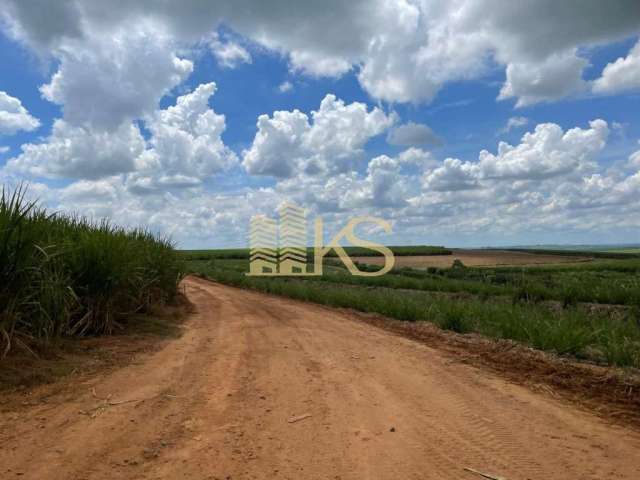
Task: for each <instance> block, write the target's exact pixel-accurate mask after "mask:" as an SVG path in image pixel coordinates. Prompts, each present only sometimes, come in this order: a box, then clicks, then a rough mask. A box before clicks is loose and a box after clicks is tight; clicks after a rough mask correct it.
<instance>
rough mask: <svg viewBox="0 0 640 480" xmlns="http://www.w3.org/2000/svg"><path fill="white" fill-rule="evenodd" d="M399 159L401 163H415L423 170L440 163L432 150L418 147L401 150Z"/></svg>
mask: <svg viewBox="0 0 640 480" xmlns="http://www.w3.org/2000/svg"><path fill="white" fill-rule="evenodd" d="M397 159H398V163H400V165H413V166H416V167H419V168H420V169H421V170H426V169H428V168H432V167H435V166H437V165H438V161H437V160H436V158H435V157H434V156H433V155H432V154H431V153H430V152H427V151H425V150H422V149H421V148H416V147H411V148H408V149H407V150H405V151H403V152H401V153H400V154H399V155H398V157H397Z"/></svg>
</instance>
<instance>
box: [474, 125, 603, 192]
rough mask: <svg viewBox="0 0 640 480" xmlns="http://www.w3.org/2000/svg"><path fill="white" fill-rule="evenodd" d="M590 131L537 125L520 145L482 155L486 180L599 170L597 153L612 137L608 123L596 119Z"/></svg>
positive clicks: (550, 175)
mask: <svg viewBox="0 0 640 480" xmlns="http://www.w3.org/2000/svg"><path fill="white" fill-rule="evenodd" d="M589 125H590V127H591V128H589V129H587V130H583V129H581V128H573V129H571V130H568V131H567V132H563V131H562V128H560V126H558V125H556V124H554V123H543V124H540V125H538V126H536V129H535V131H534V132H533V133H526V134H525V135H524V136H523V137H522V140H521V143H520V144H519V145H517V146H515V147H514V146H511V145H509V144H507V143H505V142H500V144H499V145H498V154H497V155H494V154H492V153H489V152H488V151H486V150H483V151H482V152H480V156H479V167H480V172H481V175H482V177H483V178H503V179H511V180H513V179H522V180H535V179H540V178H547V177H554V176H558V175H569V174H571V175H577V176H579V175H582V174H585V173H587V172H589V171H592V170H595V168H596V167H597V161H596V160H597V157H596V156H597V154H598V153H600V151H601V150H602V149H603V148H604V146H605V144H606V142H607V138H608V135H609V128H608V126H607V122H605V121H604V120H594V121H592V122H590V124H589Z"/></svg>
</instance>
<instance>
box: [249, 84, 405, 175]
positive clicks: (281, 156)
mask: <svg viewBox="0 0 640 480" xmlns="http://www.w3.org/2000/svg"><path fill="white" fill-rule="evenodd" d="M395 120H396V117H395V115H394V114H391V115H387V114H385V113H384V112H383V111H382V110H381V109H379V108H378V107H375V108H373V109H372V110H370V111H369V110H368V109H367V106H366V104H364V103H359V102H354V103H351V104H348V105H347V104H345V103H344V102H343V101H342V100H339V99H337V98H336V97H335V96H334V95H327V96H326V97H325V98H324V99H323V100H322V102H321V103H320V108H319V109H318V110H317V111H313V112H311V121H310V118H309V116H307V115H306V114H305V113H302V112H300V111H299V110H294V111H292V112H288V111H277V112H274V113H273V115H272V116H271V117H269V116H268V115H260V117H259V118H258V125H257V126H258V132H257V133H256V136H255V138H254V140H253V144H252V145H251V148H249V149H248V150H246V151H245V152H244V153H243V156H244V159H243V165H244V167H245V168H246V170H247V172H249V173H250V174H253V175H272V176H274V177H280V178H286V177H290V176H292V175H296V174H309V175H315V174H321V173H322V174H326V173H329V172H334V173H335V172H343V171H346V170H347V169H349V168H352V167H353V166H354V163H355V162H357V161H358V160H360V159H361V157H362V155H363V153H364V151H363V148H364V146H365V144H366V143H367V141H368V140H369V139H370V138H372V137H374V136H376V135H379V134H381V133H382V132H384V131H385V130H386V129H388V128H389V127H390V126H391V125H392V124H393V123H394V122H395Z"/></svg>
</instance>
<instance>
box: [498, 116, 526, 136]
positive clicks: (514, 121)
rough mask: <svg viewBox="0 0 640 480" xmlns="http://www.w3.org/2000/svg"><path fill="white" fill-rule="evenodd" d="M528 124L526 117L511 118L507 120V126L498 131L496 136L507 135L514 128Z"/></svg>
mask: <svg viewBox="0 0 640 480" xmlns="http://www.w3.org/2000/svg"><path fill="white" fill-rule="evenodd" d="M528 124H529V119H528V118H527V117H511V118H509V120H507V124H506V125H505V126H504V127H503V128H501V129H500V131H499V132H498V134H501V133H509V132H510V131H511V130H513V129H514V128H520V127H524V126H526V125H528Z"/></svg>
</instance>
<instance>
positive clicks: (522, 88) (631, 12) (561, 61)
mask: <svg viewBox="0 0 640 480" xmlns="http://www.w3.org/2000/svg"><path fill="white" fill-rule="evenodd" d="M3 3H4V9H3V11H4V16H5V18H6V21H7V24H8V25H9V33H10V34H11V35H13V36H14V37H15V38H18V39H19V40H21V41H23V42H25V43H26V44H28V45H29V46H31V47H32V48H34V49H36V50H38V51H39V52H45V53H46V54H52V55H53V56H54V57H56V58H57V59H59V60H60V61H61V62H62V65H61V70H60V71H61V75H62V78H59V79H57V80H56V81H55V82H53V85H52V89H53V87H57V86H58V84H59V86H60V89H63V88H62V87H64V85H67V84H68V85H71V84H75V85H77V86H78V87H84V88H85V90H87V89H88V86H91V85H92V82H94V83H97V84H98V85H101V82H103V81H106V80H103V78H104V77H110V79H111V81H112V82H113V88H112V89H110V90H109V89H106V88H105V89H101V91H102V90H104V91H103V92H102V93H103V94H104V95H105V98H106V99H110V98H111V97H113V98H114V100H116V103H115V107H114V109H109V110H115V112H114V111H111V112H110V114H112V115H113V114H116V113H120V114H121V115H119V116H122V115H124V114H126V115H134V114H136V112H139V111H140V110H148V108H147V107H148V105H149V103H153V102H151V99H152V98H153V100H154V102H157V100H158V99H159V96H161V95H162V94H163V92H165V91H166V90H167V89H169V88H171V87H172V86H173V85H174V83H175V82H174V79H175V77H176V76H177V77H178V78H182V77H184V75H185V74H188V71H189V68H188V66H187V64H186V63H183V64H181V65H178V66H175V67H172V63H173V60H174V59H177V58H178V56H177V55H176V53H175V52H176V51H178V50H177V49H178V48H179V47H180V46H183V47H188V46H190V45H193V44H195V43H197V42H198V41H200V40H201V39H203V38H206V37H207V36H209V35H211V32H213V31H215V30H216V27H217V25H219V24H220V23H221V22H224V24H225V25H227V26H229V27H230V28H231V29H233V30H234V31H236V32H238V33H239V34H241V35H244V36H245V37H246V38H249V39H251V40H252V41H255V42H256V43H257V44H259V45H262V46H264V47H266V48H269V49H273V50H275V51H278V52H280V53H282V54H283V55H285V56H286V57H287V58H288V60H289V63H290V67H291V69H292V70H294V71H299V72H303V73H306V74H309V75H313V76H334V77H335V76H340V75H344V74H345V73H347V72H349V71H350V70H352V69H355V70H356V71H357V76H358V79H359V81H360V83H361V85H362V86H363V88H364V89H365V90H366V91H367V92H368V93H369V94H370V95H372V96H373V97H374V98H377V99H381V100H387V101H392V102H414V103H416V102H423V101H430V100H432V99H433V98H434V96H435V95H436V94H437V92H438V91H439V90H440V88H441V87H442V86H443V85H444V84H446V83H447V82H450V81H457V80H466V79H473V78H478V77H481V76H483V75H485V73H486V72H488V71H490V70H491V69H492V68H494V67H495V65H496V64H497V65H499V66H503V67H505V68H506V70H507V81H506V83H505V85H504V87H503V90H502V98H511V97H513V98H515V99H516V102H517V104H518V105H520V106H525V105H530V104H533V103H536V102H541V101H553V100H557V99H559V98H562V97H564V96H567V95H573V94H575V93H579V92H580V91H581V90H582V89H583V88H584V84H583V80H582V71H583V69H584V67H585V65H587V63H588V60H587V59H584V58H580V57H579V56H577V54H576V52H577V51H578V49H579V51H580V52H588V48H587V49H585V48H583V47H590V46H593V45H599V44H605V43H608V42H611V41H616V40H620V39H624V38H629V37H631V36H633V35H637V32H638V31H639V30H640V7H639V6H638V3H637V1H636V0H618V2H617V3H616V7H615V8H611V6H610V5H609V4H608V3H607V2H602V1H601V0H566V1H563V2H557V1H554V0H539V1H534V0H524V1H521V2H517V4H516V3H514V4H513V5H512V4H508V5H505V4H504V2H502V1H500V0H456V1H451V2H441V1H438V0H422V1H419V2H418V1H409V0H353V1H349V2H344V1H339V0H329V2H303V3H296V4H295V5H292V4H291V2H289V1H284V0H283V1H276V2H269V4H265V3H264V2H259V1H257V0H234V1H233V2H231V1H226V0H225V1H220V2H209V3H206V2H205V3H201V2H196V1H193V2H192V1H189V2H186V3H185V2H179V3H176V2H160V3H159V2H152V1H150V0H142V1H140V2H135V3H131V2H121V1H118V2H117V7H114V6H113V2H108V3H104V2H103V3H100V2H93V1H90V0H77V1H76V2H73V3H60V2H58V3H60V4H59V5H55V6H50V7H49V8H50V10H48V11H49V12H50V14H49V15H46V16H42V15H41V10H40V9H35V8H30V4H29V3H27V2H20V1H17V0H4V2H3ZM310 19H311V20H310ZM149 25H152V27H153V28H146V27H145V26H149ZM125 32H126V34H125ZM141 36H142V37H143V38H144V39H145V40H142V39H141V38H140V37H141ZM123 45H126V47H122V48H121V46H123ZM225 45H226V44H225V43H224V42H222V45H220V46H219V47H220V48H218V50H219V51H220V55H221V58H222V59H223V62H224V61H225V59H233V60H232V61H231V62H232V63H235V62H236V61H246V60H248V58H249V56H248V52H246V50H244V49H243V47H241V46H240V45H239V44H237V43H235V42H231V43H229V44H228V47H226V46H225ZM111 50H115V52H117V53H115V54H114V55H110V54H109V53H108V52H109V51H111ZM214 50H215V49H214ZM243 50H244V51H243ZM92 51H93V53H92ZM129 51H130V52H129ZM140 52H144V54H145V55H146V59H145V61H144V62H142V64H141V65H139V66H138V65H135V64H133V63H131V62H130V61H129V60H127V58H128V53H131V54H135V56H136V57H140ZM245 52H246V54H245ZM634 58H635V56H634V55H630V57H627V60H622V61H620V60H619V61H618V62H616V63H614V64H612V66H611V68H610V69H609V71H608V72H606V74H605V76H604V77H603V78H605V77H606V78H605V79H604V80H603V81H602V82H600V83H598V84H597V85H600V86H598V87H597V88H598V89H602V90H603V91H605V90H606V91H607V92H609V91H614V90H615V91H617V88H619V87H617V86H616V87H615V88H614V87H613V86H611V87H610V86H608V85H609V84H610V83H611V81H609V77H610V76H611V75H612V74H614V75H615V76H616V77H618V78H622V77H621V76H624V77H625V78H630V80H624V81H623V86H624V88H627V86H628V85H629V83H628V82H629V81H631V84H632V85H633V84H635V83H634V82H635V80H633V78H634V77H633V75H631V77H629V75H628V74H627V73H624V74H623V73H622V72H621V73H618V70H620V71H622V70H625V71H628V70H629V67H626V66H625V65H627V64H634V62H635V60H634ZM81 64H86V66H85V67H82V65H81ZM102 64H104V68H101V67H100V66H101V65H102ZM619 81H622V80H617V81H616V82H619ZM135 82H140V83H142V84H147V83H149V84H150V86H149V87H148V91H146V92H145V95H142V96H141V98H140V99H130V100H137V101H134V102H133V103H132V107H131V109H127V108H124V105H125V104H124V103H120V102H118V100H123V99H124V98H123V97H122V96H121V95H119V94H118V91H119V90H123V91H125V92H126V91H127V86H129V85H133V84H135ZM605 84H606V85H607V86H605ZM611 85H613V83H611ZM616 85H617V83H616ZM611 89H613V90H611ZM53 90H54V92H52V95H51V98H54V99H55V100H56V101H60V102H62V103H64V104H65V106H66V104H67V103H72V99H71V98H70V96H69V95H65V94H64V92H63V91H58V90H56V89H53ZM63 90H64V89H63ZM54 93H55V94H54ZM83 100H91V99H87V98H83V99H81V100H78V102H77V103H78V104H81V103H82V101H83ZM90 105H91V104H90ZM134 107H135V108H134ZM69 110H70V111H71V113H70V115H72V116H73V112H75V109H74V108H72V107H71V106H70V107H69ZM89 110H90V111H91V109H89ZM118 110H124V111H122V112H119V111H118ZM76 113H77V112H76ZM92 114H93V115H95V116H97V117H98V118H100V117H103V116H106V117H109V116H110V115H109V114H107V113H105V114H98V113H92ZM68 119H69V118H68ZM102 120H104V119H102ZM114 123H118V122H114Z"/></svg>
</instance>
